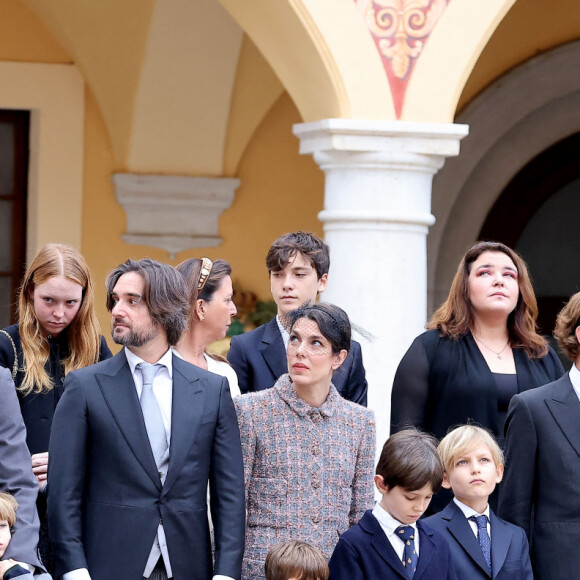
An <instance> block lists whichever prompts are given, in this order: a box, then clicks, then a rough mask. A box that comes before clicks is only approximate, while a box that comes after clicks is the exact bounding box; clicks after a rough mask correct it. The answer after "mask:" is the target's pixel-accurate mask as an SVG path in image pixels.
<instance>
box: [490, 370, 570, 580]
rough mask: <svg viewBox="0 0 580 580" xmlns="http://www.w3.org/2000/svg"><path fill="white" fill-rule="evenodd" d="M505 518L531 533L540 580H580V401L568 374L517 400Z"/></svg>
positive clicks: (502, 509)
mask: <svg viewBox="0 0 580 580" xmlns="http://www.w3.org/2000/svg"><path fill="white" fill-rule="evenodd" d="M499 514H500V516H501V517H502V518H504V519H506V520H507V521H509V522H512V523H514V524H517V525H518V526H521V527H522V528H524V530H525V532H526V533H527V535H528V538H529V540H530V544H531V549H532V566H533V568H534V577H535V578H536V580H564V579H566V580H570V579H571V578H578V574H579V571H580V549H579V546H580V402H579V401H578V397H577V396H576V393H575V392H574V389H573V387H572V383H571V382H570V378H569V375H568V374H566V375H564V376H563V377H562V378H561V379H558V380H557V381H554V382H553V383H550V384H549V385H545V386H543V387H540V388H539V389H534V390H532V391H528V392H526V393H522V394H520V395H516V396H515V397H514V398H513V399H512V401H511V404H510V408H509V411H508V418H507V422H506V472H505V477H504V482H503V484H502V487H501V490H500V498H499Z"/></svg>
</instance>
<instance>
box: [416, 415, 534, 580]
mask: <svg viewBox="0 0 580 580" xmlns="http://www.w3.org/2000/svg"><path fill="white" fill-rule="evenodd" d="M438 453H439V458H440V459H441V463H442V464H443V467H444V469H445V474H444V476H443V487H445V488H447V489H452V490H453V495H454V496H455V497H454V499H453V500H452V501H451V502H450V503H449V504H448V505H447V507H446V508H445V509H444V510H443V511H441V512H439V513H438V514H435V515H434V516H431V517H430V518H427V519H426V520H425V522H426V524H428V525H429V526H431V527H432V528H433V529H434V530H437V531H439V532H440V533H441V534H443V536H444V537H445V539H446V541H447V543H448V544H449V548H450V549H451V556H452V557H453V561H454V564H455V568H456V570H457V574H458V576H459V578H461V579H463V578H465V579H466V580H478V579H481V580H485V579H487V578H493V579H494V580H496V579H497V580H516V579H517V580H532V579H533V574H532V565H531V563H530V556H529V551H528V540H527V539H526V535H525V534H524V531H523V530H522V529H521V528H519V527H517V526H514V525H513V524H509V523H508V522H506V521H504V520H502V519H500V518H498V517H497V516H496V515H495V514H494V513H493V511H492V510H491V509H490V507H489V504H488V498H489V496H490V494H491V493H492V492H493V490H494V489H495V486H496V485H497V484H498V483H499V482H500V481H501V479H502V476H503V455H502V452H501V449H500V448H499V445H498V444H497V442H496V441H495V439H494V438H493V436H492V435H491V434H490V433H489V432H488V431H486V430H485V429H482V428H481V427H477V426H475V425H463V426H461V427H458V428H457V429H454V430H453V431H451V432H450V433H449V434H448V435H446V436H445V437H444V438H443V439H442V440H441V443H440V444H439V447H438Z"/></svg>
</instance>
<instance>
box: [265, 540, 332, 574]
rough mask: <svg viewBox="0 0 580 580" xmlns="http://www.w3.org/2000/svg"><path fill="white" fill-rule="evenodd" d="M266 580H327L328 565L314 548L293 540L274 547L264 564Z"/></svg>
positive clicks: (321, 554)
mask: <svg viewBox="0 0 580 580" xmlns="http://www.w3.org/2000/svg"><path fill="white" fill-rule="evenodd" d="M264 571H265V573H266V580H288V579H289V578H297V579H298V580H327V579H328V575H329V570H328V564H327V563H326V558H325V557H324V554H323V553H322V552H321V551H320V550H319V549H318V548H316V547H314V546H311V545H310V544H307V543H306V542H299V541H297V540H293V541H291V542H286V543H285V544H279V545H278V546H274V547H273V548H272V549H271V550H270V551H269V552H268V555H267V556H266V562H265V564H264Z"/></svg>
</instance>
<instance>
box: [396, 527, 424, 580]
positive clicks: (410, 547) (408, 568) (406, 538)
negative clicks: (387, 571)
mask: <svg viewBox="0 0 580 580" xmlns="http://www.w3.org/2000/svg"><path fill="white" fill-rule="evenodd" d="M395 533H396V534H397V536H398V537H399V538H401V541H402V542H404V544H405V549H404V550H403V566H405V572H407V576H409V578H413V576H414V575H415V572H416V571H417V562H418V561H419V556H417V550H415V528H413V527H412V526H399V527H398V528H397V529H396V530H395Z"/></svg>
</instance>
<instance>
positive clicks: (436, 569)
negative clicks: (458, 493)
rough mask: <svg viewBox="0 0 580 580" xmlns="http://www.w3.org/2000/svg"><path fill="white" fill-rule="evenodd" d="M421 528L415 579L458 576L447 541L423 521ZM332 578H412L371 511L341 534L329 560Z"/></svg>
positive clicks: (399, 579)
mask: <svg viewBox="0 0 580 580" xmlns="http://www.w3.org/2000/svg"><path fill="white" fill-rule="evenodd" d="M417 528H418V530H419V562H418V564H417V571H416V572H415V576H414V577H413V580H455V579H457V578H458V576H457V574H456V572H455V568H454V567H453V563H452V560H451V553H450V551H449V548H448V547H447V542H446V541H445V540H444V538H442V537H441V535H440V534H439V533H438V532H435V531H433V530H432V529H431V528H430V527H428V526H427V525H425V524H424V523H423V521H421V520H419V521H418V522H417ZM328 566H329V568H330V577H329V580H379V579H380V580H390V579H393V580H409V577H408V576H407V573H406V572H405V567H404V566H403V562H402V561H401V560H400V559H399V557H398V556H397V553H396V552H395V550H394V549H393V546H391V542H389V539H388V538H387V536H386V535H385V532H384V531H383V529H382V528H381V525H380V524H379V522H378V520H377V519H376V518H375V516H373V513H372V511H371V510H368V511H367V512H365V515H364V516H363V517H362V518H361V520H360V521H359V523H358V524H356V526H353V527H352V528H350V530H348V531H346V532H345V533H344V534H342V536H341V537H340V540H339V541H338V544H337V546H336V548H335V549H334V553H333V554H332V557H331V558H330V562H329V563H328Z"/></svg>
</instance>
